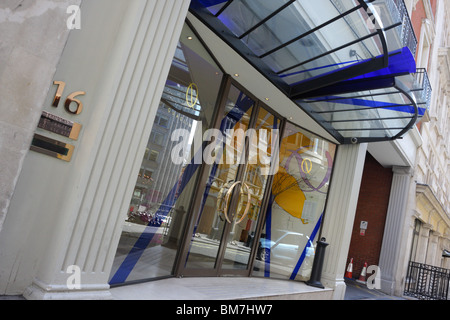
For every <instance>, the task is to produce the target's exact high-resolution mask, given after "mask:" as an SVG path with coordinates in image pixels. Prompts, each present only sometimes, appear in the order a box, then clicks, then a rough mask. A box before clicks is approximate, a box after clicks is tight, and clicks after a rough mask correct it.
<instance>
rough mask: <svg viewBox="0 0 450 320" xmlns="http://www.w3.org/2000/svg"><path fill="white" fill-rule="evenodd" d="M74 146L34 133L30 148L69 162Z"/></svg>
mask: <svg viewBox="0 0 450 320" xmlns="http://www.w3.org/2000/svg"><path fill="white" fill-rule="evenodd" d="M74 149H75V147H74V146H73V145H71V144H68V143H64V142H61V141H58V140H54V139H50V138H48V137H44V136H41V135H39V134H35V135H34V137H33V141H32V143H31V147H30V150H32V151H35V152H39V153H42V154H45V155H47V156H50V157H53V158H57V159H60V160H64V161H67V162H70V160H71V159H72V154H73V150H74Z"/></svg>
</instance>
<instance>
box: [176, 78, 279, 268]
mask: <svg viewBox="0 0 450 320" xmlns="http://www.w3.org/2000/svg"><path fill="white" fill-rule="evenodd" d="M226 97H227V98H226V99H225V101H224V105H223V106H222V110H221V114H222V116H221V118H222V119H221V121H220V125H219V126H218V128H217V129H213V130H211V132H210V133H209V134H207V136H206V140H208V141H207V142H208V143H209V145H208V146H207V147H206V148H205V151H204V154H203V158H204V159H203V161H204V163H206V164H207V166H206V167H205V170H204V174H203V181H202V182H203V183H200V185H199V190H201V191H199V194H198V196H197V205H196V206H195V209H194V210H195V211H194V215H193V222H192V224H191V228H190V229H189V232H190V235H191V237H190V238H188V239H187V240H186V244H185V246H184V254H183V255H182V257H181V260H180V261H181V262H180V272H179V273H180V274H183V275H202V276H206V275H210V276H220V275H229V274H230V275H238V274H239V275H245V274H247V275H248V274H249V273H250V264H251V261H252V257H253V256H254V255H253V254H254V252H255V247H256V245H255V241H254V239H255V237H256V235H257V231H258V227H259V226H260V221H261V216H262V213H263V208H264V199H265V195H266V189H267V186H268V184H269V183H270V177H271V175H272V174H273V170H274V169H276V167H275V166H274V165H273V164H277V163H278V159H274V158H273V157H272V155H273V154H276V149H277V145H278V143H277V142H278V139H279V135H278V132H279V126H280V122H281V121H280V120H279V119H278V118H276V117H275V116H274V115H273V114H271V113H270V112H268V111H267V110H266V109H265V108H264V107H262V106H261V105H259V104H258V103H257V101H256V99H253V98H252V97H250V96H248V95H247V94H246V93H244V92H242V91H241V90H239V89H238V88H237V87H236V86H234V85H230V88H229V90H228V94H227V95H226Z"/></svg>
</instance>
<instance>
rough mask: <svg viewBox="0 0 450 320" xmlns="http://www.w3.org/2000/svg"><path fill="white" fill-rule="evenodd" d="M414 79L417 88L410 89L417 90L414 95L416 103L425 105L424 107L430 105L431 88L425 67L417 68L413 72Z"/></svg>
mask: <svg viewBox="0 0 450 320" xmlns="http://www.w3.org/2000/svg"><path fill="white" fill-rule="evenodd" d="M413 76H414V80H415V82H416V84H417V85H418V88H417V89H413V90H412V91H415V92H417V94H416V96H417V98H418V100H419V101H418V103H419V104H422V105H426V109H428V108H429V107H430V104H431V94H432V88H431V84H430V79H429V78H428V73H427V71H426V69H424V68H419V69H417V72H416V73H415V74H413Z"/></svg>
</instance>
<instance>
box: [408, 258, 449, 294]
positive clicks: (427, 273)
mask: <svg viewBox="0 0 450 320" xmlns="http://www.w3.org/2000/svg"><path fill="white" fill-rule="evenodd" d="M449 284H450V270H449V269H444V268H439V267H434V266H430V265H427V264H423V263H417V262H413V261H410V262H409V266H408V274H407V276H406V283H405V291H404V293H403V294H404V295H405V296H408V297H413V298H417V299H419V300H448V298H449Z"/></svg>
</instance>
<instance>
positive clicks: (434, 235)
mask: <svg viewBox="0 0 450 320" xmlns="http://www.w3.org/2000/svg"><path fill="white" fill-rule="evenodd" d="M438 251H439V233H438V232H436V231H431V232H430V238H429V241H428V250H427V257H426V259H425V264H428V265H430V266H436V267H440V266H441V265H440V263H438V261H439V258H440V257H441V256H442V251H441V252H438Z"/></svg>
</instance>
